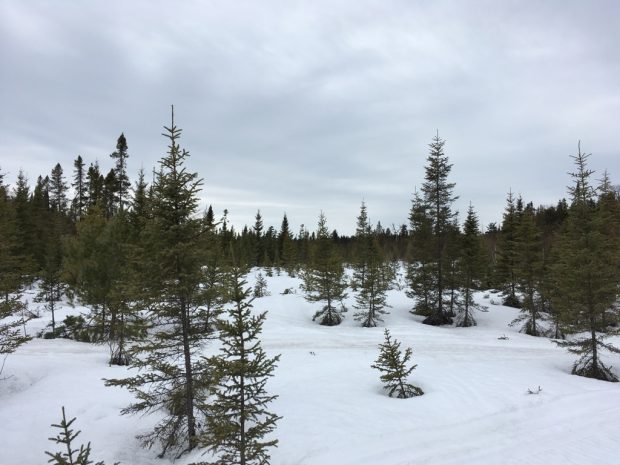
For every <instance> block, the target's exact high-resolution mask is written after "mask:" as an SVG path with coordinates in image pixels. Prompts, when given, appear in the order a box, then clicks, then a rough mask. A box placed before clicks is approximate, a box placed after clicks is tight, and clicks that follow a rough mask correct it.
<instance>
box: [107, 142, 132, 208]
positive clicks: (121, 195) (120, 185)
mask: <svg viewBox="0 0 620 465" xmlns="http://www.w3.org/2000/svg"><path fill="white" fill-rule="evenodd" d="M110 157H111V158H112V159H113V160H115V164H114V174H115V178H116V188H115V189H114V190H115V192H116V202H115V203H116V209H117V210H118V211H120V212H123V211H125V206H126V205H127V202H128V199H127V197H128V196H129V188H130V187H131V183H130V182H129V177H128V176H127V158H129V155H128V153H127V139H125V134H124V133H121V135H120V136H119V137H118V140H117V141H116V151H114V152H112V153H111V154H110Z"/></svg>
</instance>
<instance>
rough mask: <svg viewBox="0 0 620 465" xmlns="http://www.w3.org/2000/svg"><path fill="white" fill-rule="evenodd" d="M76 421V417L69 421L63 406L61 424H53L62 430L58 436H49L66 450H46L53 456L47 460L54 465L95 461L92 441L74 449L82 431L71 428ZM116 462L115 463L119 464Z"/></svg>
mask: <svg viewBox="0 0 620 465" xmlns="http://www.w3.org/2000/svg"><path fill="white" fill-rule="evenodd" d="M74 422H75V417H74V418H72V419H71V420H68V421H67V417H66V415H65V408H64V407H62V420H61V421H60V423H59V424H52V428H56V429H59V430H60V432H59V433H58V434H57V435H56V437H53V438H49V440H50V441H52V442H54V443H55V444H60V445H61V447H62V448H63V449H65V450H62V451H60V452H55V453H51V452H48V451H46V452H45V453H46V454H47V455H49V456H50V457H51V458H50V459H49V460H48V461H47V462H48V463H51V464H52V465H90V464H92V463H93V461H92V460H91V459H90V454H91V449H90V442H89V443H88V444H86V446H84V445H83V444H81V445H80V448H79V449H74V447H75V446H74V443H75V440H76V439H77V437H78V436H79V435H80V433H81V431H75V432H74V430H72V429H71V426H72V425H73V423H74ZM118 464H119V462H116V464H115V465H118ZM94 465H105V464H104V463H103V462H96V463H95V464H94Z"/></svg>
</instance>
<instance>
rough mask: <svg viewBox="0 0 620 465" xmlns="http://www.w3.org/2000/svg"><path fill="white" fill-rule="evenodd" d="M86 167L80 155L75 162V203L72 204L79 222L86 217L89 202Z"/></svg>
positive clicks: (73, 185) (73, 184)
mask: <svg viewBox="0 0 620 465" xmlns="http://www.w3.org/2000/svg"><path fill="white" fill-rule="evenodd" d="M84 166H85V165H84V160H82V156H81V155H78V157H77V158H76V159H75V161H74V162H73V169H74V171H73V183H72V184H71V186H72V187H73V191H74V192H75V195H74V196H73V202H72V203H71V209H72V211H73V215H74V216H75V218H76V219H77V220H80V219H82V218H83V217H84V214H85V210H86V207H87V201H88V193H87V190H86V187H87V186H86V172H85V171H84Z"/></svg>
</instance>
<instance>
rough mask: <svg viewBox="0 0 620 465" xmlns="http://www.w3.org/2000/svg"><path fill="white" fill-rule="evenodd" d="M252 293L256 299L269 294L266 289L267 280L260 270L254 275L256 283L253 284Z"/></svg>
mask: <svg viewBox="0 0 620 465" xmlns="http://www.w3.org/2000/svg"><path fill="white" fill-rule="evenodd" d="M253 293H254V298H256V299H258V298H260V297H265V296H268V295H269V291H268V290H267V280H266V279H265V277H264V276H263V273H261V272H260V271H259V272H258V274H257V275H256V283H255V284H254V291H253Z"/></svg>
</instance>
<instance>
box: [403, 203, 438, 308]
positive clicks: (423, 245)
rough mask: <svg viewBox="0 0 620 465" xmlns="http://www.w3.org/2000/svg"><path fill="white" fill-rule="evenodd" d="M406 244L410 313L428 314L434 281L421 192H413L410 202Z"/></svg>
mask: <svg viewBox="0 0 620 465" xmlns="http://www.w3.org/2000/svg"><path fill="white" fill-rule="evenodd" d="M409 225H410V229H411V231H410V234H409V245H408V249H407V258H408V263H407V282H408V284H409V288H408V289H407V297H409V298H412V299H415V303H414V307H413V309H412V310H411V313H413V314H416V315H423V316H429V315H430V314H431V312H432V308H433V307H434V300H433V297H434V295H435V294H434V293H433V292H432V289H433V287H434V283H435V279H434V277H435V275H434V273H433V267H432V260H433V247H432V237H433V231H432V224H431V221H430V219H429V216H428V213H427V207H426V205H425V204H424V201H423V199H422V197H421V196H420V194H419V193H418V192H417V191H416V192H415V193H414V194H413V199H412V201H411V211H410V213H409Z"/></svg>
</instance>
